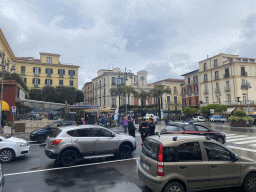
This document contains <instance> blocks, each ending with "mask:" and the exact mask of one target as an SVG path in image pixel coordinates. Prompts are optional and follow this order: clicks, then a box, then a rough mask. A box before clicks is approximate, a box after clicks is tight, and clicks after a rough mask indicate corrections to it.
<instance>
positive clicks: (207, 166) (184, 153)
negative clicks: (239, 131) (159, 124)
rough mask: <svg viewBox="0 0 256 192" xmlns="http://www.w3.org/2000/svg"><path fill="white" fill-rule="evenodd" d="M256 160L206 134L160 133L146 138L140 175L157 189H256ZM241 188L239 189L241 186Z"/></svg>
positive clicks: (180, 190)
mask: <svg viewBox="0 0 256 192" xmlns="http://www.w3.org/2000/svg"><path fill="white" fill-rule="evenodd" d="M255 171H256V162H255V161H254V160H253V159H249V158H247V157H243V156H241V155H238V154H236V153H234V152H233V151H231V150H230V149H229V148H227V147H225V146H223V145H221V144H220V143H218V142H216V141H214V140H212V139H210V138H208V137H204V136H193V135H182V134H178V135H160V137H159V136H156V135H155V136H150V137H147V138H146V139H145V141H144V145H143V148H142V153H141V156H140V163H139V166H138V175H139V178H140V179H141V180H142V182H143V183H144V184H145V185H146V186H148V187H149V188H151V189H152V190H153V191H154V192H161V191H163V192H167V191H168V192H169V191H179V192H185V191H199V190H206V189H215V188H223V187H230V186H232V187H236V186H243V188H244V189H245V192H252V191H255V186H256V179H255V177H256V173H255ZM238 191H239V190H238Z"/></svg>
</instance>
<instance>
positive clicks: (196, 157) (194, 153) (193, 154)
mask: <svg viewBox="0 0 256 192" xmlns="http://www.w3.org/2000/svg"><path fill="white" fill-rule="evenodd" d="M177 151H178V161H202V154H201V150H200V145H199V143H198V142H189V143H183V144H181V145H179V146H178V147H177Z"/></svg>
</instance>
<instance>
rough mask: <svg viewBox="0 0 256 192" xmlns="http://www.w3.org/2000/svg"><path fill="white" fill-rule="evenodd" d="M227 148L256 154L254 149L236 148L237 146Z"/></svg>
mask: <svg viewBox="0 0 256 192" xmlns="http://www.w3.org/2000/svg"><path fill="white" fill-rule="evenodd" d="M226 147H228V148H231V149H232V148H233V149H239V150H243V151H250V152H255V153H256V150H253V149H247V148H242V147H236V146H231V145H227V146H226Z"/></svg>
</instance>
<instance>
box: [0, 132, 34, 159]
mask: <svg viewBox="0 0 256 192" xmlns="http://www.w3.org/2000/svg"><path fill="white" fill-rule="evenodd" d="M29 148H30V145H29V144H28V142H27V141H25V140H24V139H20V138H16V137H12V136H10V135H6V134H4V133H0V163H8V162H10V161H12V160H13V159H14V158H15V157H22V156H24V155H25V154H27V153H29Z"/></svg>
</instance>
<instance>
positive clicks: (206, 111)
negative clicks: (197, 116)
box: [200, 106, 210, 114]
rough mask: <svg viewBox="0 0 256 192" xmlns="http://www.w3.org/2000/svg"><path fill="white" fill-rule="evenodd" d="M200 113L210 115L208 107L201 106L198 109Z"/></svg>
mask: <svg viewBox="0 0 256 192" xmlns="http://www.w3.org/2000/svg"><path fill="white" fill-rule="evenodd" d="M200 112H201V113H206V114H209V113H210V109H209V107H208V106H202V107H200Z"/></svg>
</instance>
